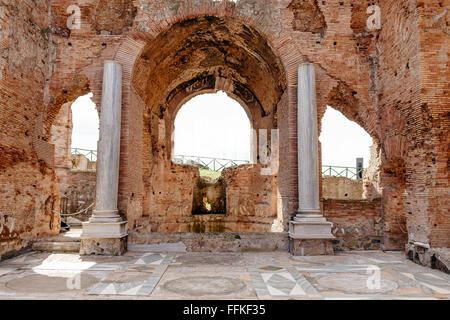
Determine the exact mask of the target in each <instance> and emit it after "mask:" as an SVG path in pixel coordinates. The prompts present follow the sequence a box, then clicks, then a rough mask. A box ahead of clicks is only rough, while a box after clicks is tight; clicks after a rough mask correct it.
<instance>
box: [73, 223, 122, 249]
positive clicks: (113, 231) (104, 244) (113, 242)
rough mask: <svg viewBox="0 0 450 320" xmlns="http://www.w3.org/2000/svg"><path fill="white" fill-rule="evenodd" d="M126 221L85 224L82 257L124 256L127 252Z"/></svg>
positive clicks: (82, 236)
mask: <svg viewBox="0 0 450 320" xmlns="http://www.w3.org/2000/svg"><path fill="white" fill-rule="evenodd" d="M126 225H127V222H126V221H122V222H114V223H96V222H85V223H83V233H82V234H81V249H80V255H111V256H117V255H122V254H123V253H125V252H126V250H127V236H128V235H127V232H126Z"/></svg>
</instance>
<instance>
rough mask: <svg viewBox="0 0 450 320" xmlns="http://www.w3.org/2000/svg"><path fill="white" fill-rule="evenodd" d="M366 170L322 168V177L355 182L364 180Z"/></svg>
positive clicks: (334, 167)
mask: <svg viewBox="0 0 450 320" xmlns="http://www.w3.org/2000/svg"><path fill="white" fill-rule="evenodd" d="M363 174H364V169H358V168H352V167H337V166H322V175H323V176H324V177H343V178H349V179H353V180H360V179H362V178H363Z"/></svg>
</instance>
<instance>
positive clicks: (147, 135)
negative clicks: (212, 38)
mask: <svg viewBox="0 0 450 320" xmlns="http://www.w3.org/2000/svg"><path fill="white" fill-rule="evenodd" d="M208 14H211V15H212V18H213V19H214V18H215V17H217V16H219V17H226V18H227V19H228V21H232V22H233V23H238V24H239V23H240V24H242V25H243V26H245V28H248V31H247V32H258V33H259V32H261V33H259V34H260V38H261V39H264V41H267V45H266V47H267V48H268V49H269V50H270V55H272V56H273V58H271V59H272V60H270V62H271V65H273V66H276V67H277V68H278V69H273V70H272V78H281V80H280V81H281V83H278V84H277V86H278V87H277V88H275V89H271V88H264V90H266V91H267V90H279V91H278V93H277V94H276V96H275V97H274V98H273V99H272V101H270V99H266V100H264V95H263V93H264V90H261V89H260V90H259V92H256V93H255V92H253V91H254V90H253V89H252V87H251V86H247V87H245V86H244V82H245V81H243V80H242V79H237V78H231V79H230V77H227V75H225V76H224V75H223V74H220V73H215V74H214V79H215V81H214V85H213V86H212V87H205V88H203V87H201V86H200V87H199V88H196V89H195V90H193V91H190V92H182V93H181V94H179V95H177V90H176V89H177V87H179V86H180V85H182V84H183V82H181V83H176V85H172V87H171V88H170V90H167V92H165V93H164V95H162V98H164V101H163V102H164V103H166V105H165V107H170V114H171V117H170V119H169V120H167V121H166V122H167V123H166V124H165V125H166V127H167V128H168V129H166V130H168V131H170V128H169V126H170V123H171V121H172V122H173V120H174V116H175V115H176V112H177V111H178V109H179V108H180V107H181V106H182V105H183V102H186V101H187V100H189V99H191V98H192V97H194V96H195V95H198V94H201V93H205V92H216V91H218V90H223V91H225V92H226V93H227V94H228V95H229V96H231V97H232V98H233V99H235V100H237V101H238V102H239V103H240V104H241V105H242V106H243V107H244V109H245V110H246V112H247V114H249V115H250V116H249V119H254V118H255V115H257V117H259V118H264V117H265V118H267V119H266V120H264V122H263V124H262V125H261V128H267V129H271V128H276V127H277V125H278V124H277V119H276V118H277V117H276V115H277V113H278V111H279V110H280V109H282V110H281V111H282V113H285V114H287V113H288V110H289V109H291V108H290V107H289V101H290V99H289V94H288V93H287V92H288V88H287V83H288V80H287V79H286V77H287V72H286V63H288V64H289V63H291V64H292V63H295V62H291V61H292V59H294V60H297V59H298V55H294V56H295V57H294V58H293V57H292V47H289V46H286V45H288V44H289V43H290V42H289V41H288V40H287V39H280V38H276V37H273V36H272V35H267V34H264V33H263V31H260V30H257V31H251V30H254V26H255V25H257V23H256V22H254V21H252V20H250V19H248V18H241V17H234V16H231V15H230V14H222V15H221V14H220V13H219V14H218V13H217V12H215V13H214V12H213V13H211V12H210V13H208ZM199 16H200V17H204V16H205V14H204V13H196V14H195V15H186V16H183V15H180V16H177V17H176V18H172V19H170V22H167V25H165V23H164V22H162V23H160V26H161V25H164V28H161V29H159V30H157V31H156V30H155V32H153V33H152V32H147V33H139V32H134V33H132V34H129V35H128V36H127V37H126V38H125V39H124V41H123V42H122V43H121V45H120V47H119V48H118V50H117V52H116V54H115V56H114V60H115V61H117V62H119V63H121V64H122V66H123V113H122V114H123V116H122V117H123V118H122V155H121V169H120V170H121V173H120V187H119V189H120V190H119V208H120V210H122V211H123V212H124V213H125V214H126V215H127V219H128V220H129V221H130V222H131V223H130V228H133V227H134V226H137V225H139V224H140V220H141V219H142V211H145V210H146V209H145V208H146V206H147V203H146V201H145V200H144V201H143V202H141V204H138V205H136V202H139V200H136V199H143V198H145V195H144V194H145V192H146V191H145V190H147V189H148V187H149V185H148V184H147V185H146V184H145V182H144V181H143V179H146V178H145V177H146V176H147V177H148V176H149V175H150V174H151V171H149V169H148V168H146V167H148V161H149V160H148V159H153V160H150V161H156V163H159V162H161V161H162V159H166V158H167V157H168V156H169V154H170V153H168V152H167V154H166V153H163V154H161V153H154V154H153V156H152V157H151V158H147V160H144V161H143V162H142V163H141V162H139V165H138V167H139V168H137V167H136V160H137V159H138V158H139V153H141V154H142V153H143V154H147V155H148V154H149V152H151V151H150V150H152V149H154V148H157V149H158V148H161V147H164V146H161V145H158V143H155V138H154V137H152V134H153V135H154V134H155V133H154V132H155V130H157V132H159V133H156V135H157V136H159V135H160V134H161V131H158V130H159V128H153V129H151V130H150V129H146V128H148V126H149V123H150V122H149V121H150V120H148V119H147V120H146V117H145V116H144V113H145V112H146V110H147V109H148V110H152V114H153V115H150V114H149V117H153V121H152V125H153V126H158V125H157V124H156V122H160V124H159V126H160V125H163V126H164V121H162V122H161V119H159V118H158V116H157V114H158V113H159V112H160V110H163V111H162V112H164V110H165V108H162V109H161V108H158V107H159V104H154V105H153V107H154V108H153V109H152V108H150V107H149V105H150V104H151V103H149V101H146V97H145V96H144V95H143V94H142V88H140V87H139V86H138V85H136V84H139V82H136V73H137V71H138V70H137V67H136V66H138V65H139V63H141V61H142V58H143V55H145V54H146V50H148V43H149V42H150V43H151V42H152V41H154V39H155V38H157V37H158V35H160V34H164V32H166V31H167V30H170V28H171V26H173V25H176V24H177V23H181V24H182V23H183V21H184V20H185V19H195V17H199ZM280 49H281V51H280ZM144 60H145V59H144ZM264 67H265V66H262V68H264ZM274 70H276V71H274ZM258 72H260V71H259V70H258ZM228 76H229V74H228ZM192 79H195V76H192V77H186V78H185V82H189V81H192ZM265 80H266V81H267V79H265ZM238 89H241V90H246V89H247V91H246V92H245V94H242V93H241V92H239V91H238ZM172 92H174V94H172V95H171V93H172ZM275 92H276V91H275ZM260 100H262V102H261V101H260ZM153 103H154V102H153ZM249 105H250V106H249ZM264 107H265V108H266V109H264ZM141 116H142V118H143V119H144V121H143V123H141V124H139V128H136V123H135V122H132V120H131V119H139V118H140V117H141ZM147 118H148V117H147ZM283 121H284V125H282V126H283V129H282V130H284V131H283V133H282V134H284V138H285V139H284V140H285V141H287V140H288V135H289V129H288V117H284V119H283ZM251 122H252V121H251ZM131 123H133V126H131ZM141 125H142V127H140V126H141ZM149 130H150V131H149ZM166 136H169V134H167V133H166ZM131 137H133V139H136V137H138V139H139V140H140V139H142V140H141V141H143V144H142V145H140V146H137V147H136V146H132V145H133V143H130V142H131V140H130V139H131ZM167 140H169V139H167ZM148 141H153V142H151V144H149V143H148ZM167 145H169V143H167ZM168 149H170V147H169V148H168ZM164 154H165V155H164ZM286 159H288V156H287V154H286ZM166 160H171V159H166ZM286 161H287V160H286ZM170 162H171V161H170ZM170 162H169V164H168V165H169V166H174V165H173V164H172V165H170ZM131 164H133V165H131ZM288 167H289V165H287V164H286V166H283V170H284V169H287V168H288ZM164 170H172V171H173V170H178V169H174V168H172V169H169V168H167V169H164ZM285 176H287V173H285ZM131 177H133V178H131ZM136 181H137V182H136ZM146 188H147V189H146ZM287 190H289V187H288V186H285V187H284V188H281V190H279V194H281V195H283V196H285V195H286V193H287V192H288V191H287ZM286 207H287V205H285V206H284V208H283V210H285V209H286ZM136 208H137V209H136ZM281 215H282V216H283V217H284V218H286V216H287V214H286V213H284V212H283V213H281ZM144 218H145V217H144ZM287 221H288V220H287V219H286V221H285V223H286V224H287ZM144 225H145V224H144Z"/></svg>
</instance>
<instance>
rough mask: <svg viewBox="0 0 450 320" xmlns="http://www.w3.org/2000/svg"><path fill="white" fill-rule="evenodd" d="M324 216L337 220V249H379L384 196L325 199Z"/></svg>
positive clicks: (334, 233)
mask: <svg viewBox="0 0 450 320" xmlns="http://www.w3.org/2000/svg"><path fill="white" fill-rule="evenodd" d="M323 212H324V216H325V217H326V218H327V219H328V220H329V221H331V222H333V224H334V226H333V230H332V231H333V235H334V236H335V237H336V240H334V241H333V247H334V250H335V251H345V250H379V249H380V248H381V242H382V231H383V230H382V229H383V219H382V216H381V199H374V200H334V199H328V200H324V201H323Z"/></svg>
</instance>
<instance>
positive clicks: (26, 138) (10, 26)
mask: <svg viewBox="0 0 450 320" xmlns="http://www.w3.org/2000/svg"><path fill="white" fill-rule="evenodd" d="M47 13H48V3H47V1H31V0H24V1H14V2H12V1H0V30H1V31H0V51H1V55H0V56H1V57H0V115H1V116H0V259H2V256H4V255H6V254H11V253H14V252H16V251H17V250H20V249H22V248H24V247H26V246H28V245H29V243H30V241H32V240H33V239H36V238H37V237H40V236H44V235H49V234H54V233H56V232H58V231H59V217H58V215H57V214H55V213H54V211H56V212H57V211H59V197H58V189H57V182H56V177H55V174H54V172H53V170H51V168H50V167H49V164H52V161H53V154H52V150H53V149H52V146H51V145H49V143H48V141H46V140H45V139H44V140H43V139H42V138H43V137H42V134H41V133H42V127H43V125H42V112H43V109H44V107H43V106H44V105H45V101H46V99H48V96H47V95H46V91H45V87H46V83H47V82H46V80H47V79H49V78H50V76H51V65H52V60H53V58H54V54H55V51H54V46H53V44H52V41H51V35H50V34H49V32H48V29H47V28H48V26H49V24H50V21H49V18H48V14H47Z"/></svg>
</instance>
